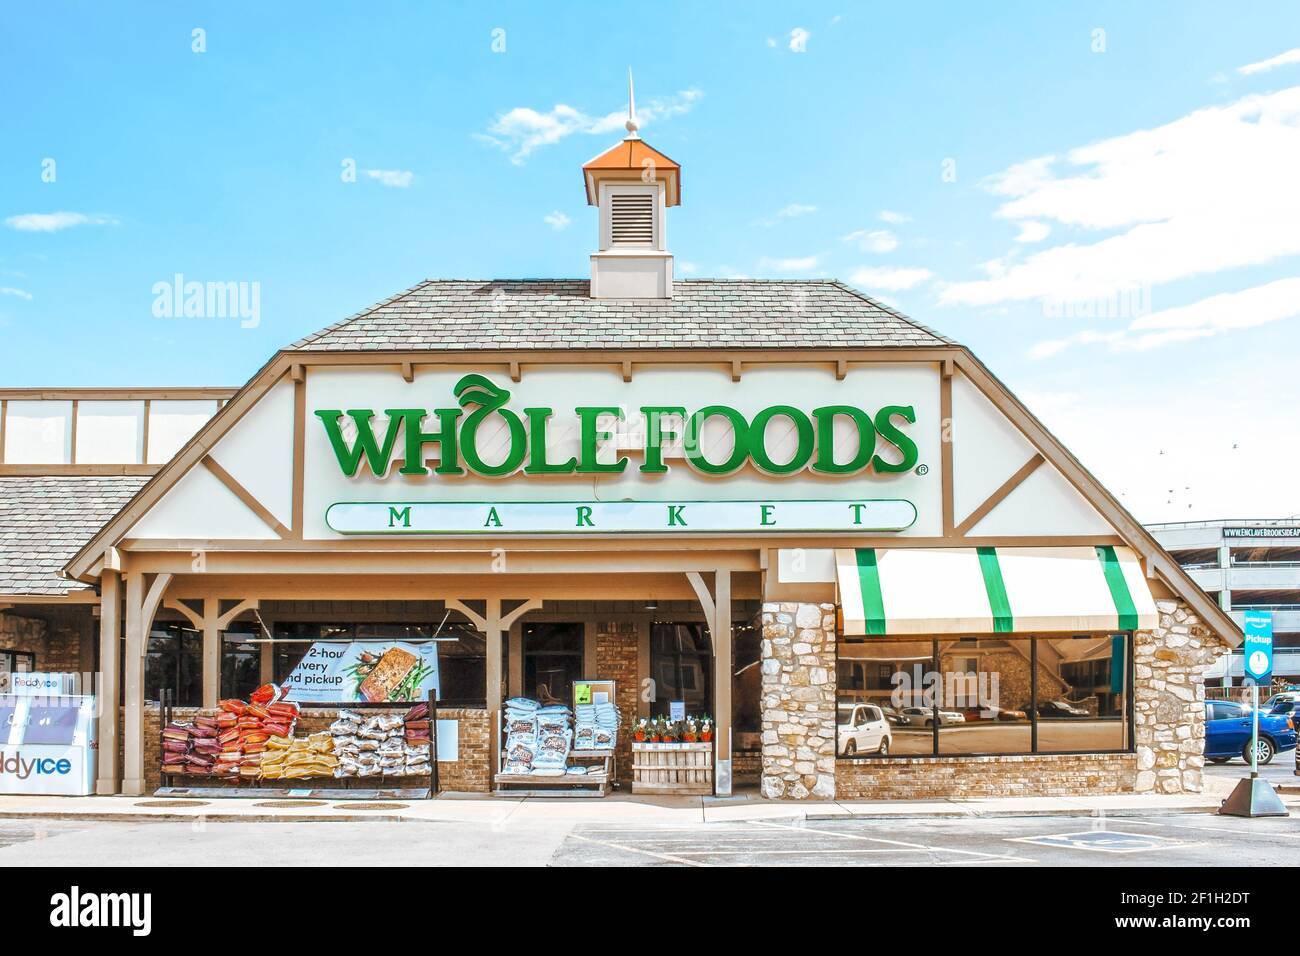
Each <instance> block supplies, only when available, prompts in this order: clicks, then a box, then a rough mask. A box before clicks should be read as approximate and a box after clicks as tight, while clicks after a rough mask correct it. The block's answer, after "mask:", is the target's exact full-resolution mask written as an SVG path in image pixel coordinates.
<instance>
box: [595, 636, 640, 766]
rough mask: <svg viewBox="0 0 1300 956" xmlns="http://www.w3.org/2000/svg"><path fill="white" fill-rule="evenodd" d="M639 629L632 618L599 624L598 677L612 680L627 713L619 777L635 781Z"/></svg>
mask: <svg viewBox="0 0 1300 956" xmlns="http://www.w3.org/2000/svg"><path fill="white" fill-rule="evenodd" d="M636 668H637V629H636V624H635V623H633V622H630V621H619V622H609V623H602V624H598V625H597V626H596V677H597V678H598V679H600V680H612V681H614V682H615V684H614V698H615V699H614V703H616V704H617V705H618V709H619V712H620V714H622V717H623V726H621V727H619V729H618V749H617V751H616V762H617V764H618V774H617V776H618V780H619V782H620V783H623V784H626V785H627V786H629V787H630V786H631V785H632V733H631V730H630V729H629V727H630V723H631V722H632V721H635V720H636V711H637V688H638V687H639V686H640V683H639V681H638V679H637V672H636Z"/></svg>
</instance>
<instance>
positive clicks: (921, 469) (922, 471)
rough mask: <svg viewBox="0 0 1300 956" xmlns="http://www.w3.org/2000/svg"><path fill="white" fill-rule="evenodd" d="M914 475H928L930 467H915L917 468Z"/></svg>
mask: <svg viewBox="0 0 1300 956" xmlns="http://www.w3.org/2000/svg"><path fill="white" fill-rule="evenodd" d="M916 473H917V474H918V475H928V474H929V473H930V466H929V465H917V466H916Z"/></svg>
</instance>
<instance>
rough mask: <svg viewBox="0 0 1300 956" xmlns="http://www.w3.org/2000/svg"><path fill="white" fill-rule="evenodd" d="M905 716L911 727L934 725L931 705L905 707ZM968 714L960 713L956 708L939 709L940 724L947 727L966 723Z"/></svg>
mask: <svg viewBox="0 0 1300 956" xmlns="http://www.w3.org/2000/svg"><path fill="white" fill-rule="evenodd" d="M903 716H904V717H906V718H907V720H908V725H909V726H911V727H933V726H934V711H933V710H931V709H930V708H929V707H904V708H903ZM964 723H966V715H965V714H960V713H958V712H957V711H955V710H941V711H939V726H940V727H946V726H947V725H948V724H964Z"/></svg>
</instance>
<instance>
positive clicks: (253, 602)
mask: <svg viewBox="0 0 1300 956" xmlns="http://www.w3.org/2000/svg"><path fill="white" fill-rule="evenodd" d="M257 605H258V602H257V599H256V598H246V599H245V600H243V601H240V602H239V603H238V604H236V605H235V606H234V607H232V608H231V609H230V610H229V611H227V612H226V613H225V614H219V615H218V616H217V630H219V631H227V630H229V629H230V625H231V624H233V623H234V621H235V618H237V617H239V615H241V614H243V613H245V612H246V611H255V610H257Z"/></svg>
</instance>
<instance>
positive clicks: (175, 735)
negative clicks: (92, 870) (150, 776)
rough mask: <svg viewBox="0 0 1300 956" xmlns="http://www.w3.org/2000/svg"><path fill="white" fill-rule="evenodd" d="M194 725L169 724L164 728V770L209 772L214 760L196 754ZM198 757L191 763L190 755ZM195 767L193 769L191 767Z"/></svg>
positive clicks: (185, 772) (176, 772) (170, 771)
mask: <svg viewBox="0 0 1300 956" xmlns="http://www.w3.org/2000/svg"><path fill="white" fill-rule="evenodd" d="M193 729H194V728H193V726H191V725H190V724H176V723H173V724H168V725H167V726H166V727H164V728H163V732H162V736H163V742H162V747H163V753H162V772H163V773H175V774H181V773H184V774H191V773H200V774H203V773H207V772H208V769H207V768H208V767H210V766H212V761H211V760H209V759H207V758H205V757H203V756H202V755H201V754H194V734H193V733H192V731H193ZM191 755H193V756H194V757H195V758H196V759H195V762H194V763H193V764H191V763H190V757H191ZM192 767H193V768H195V769H191V768H192Z"/></svg>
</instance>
